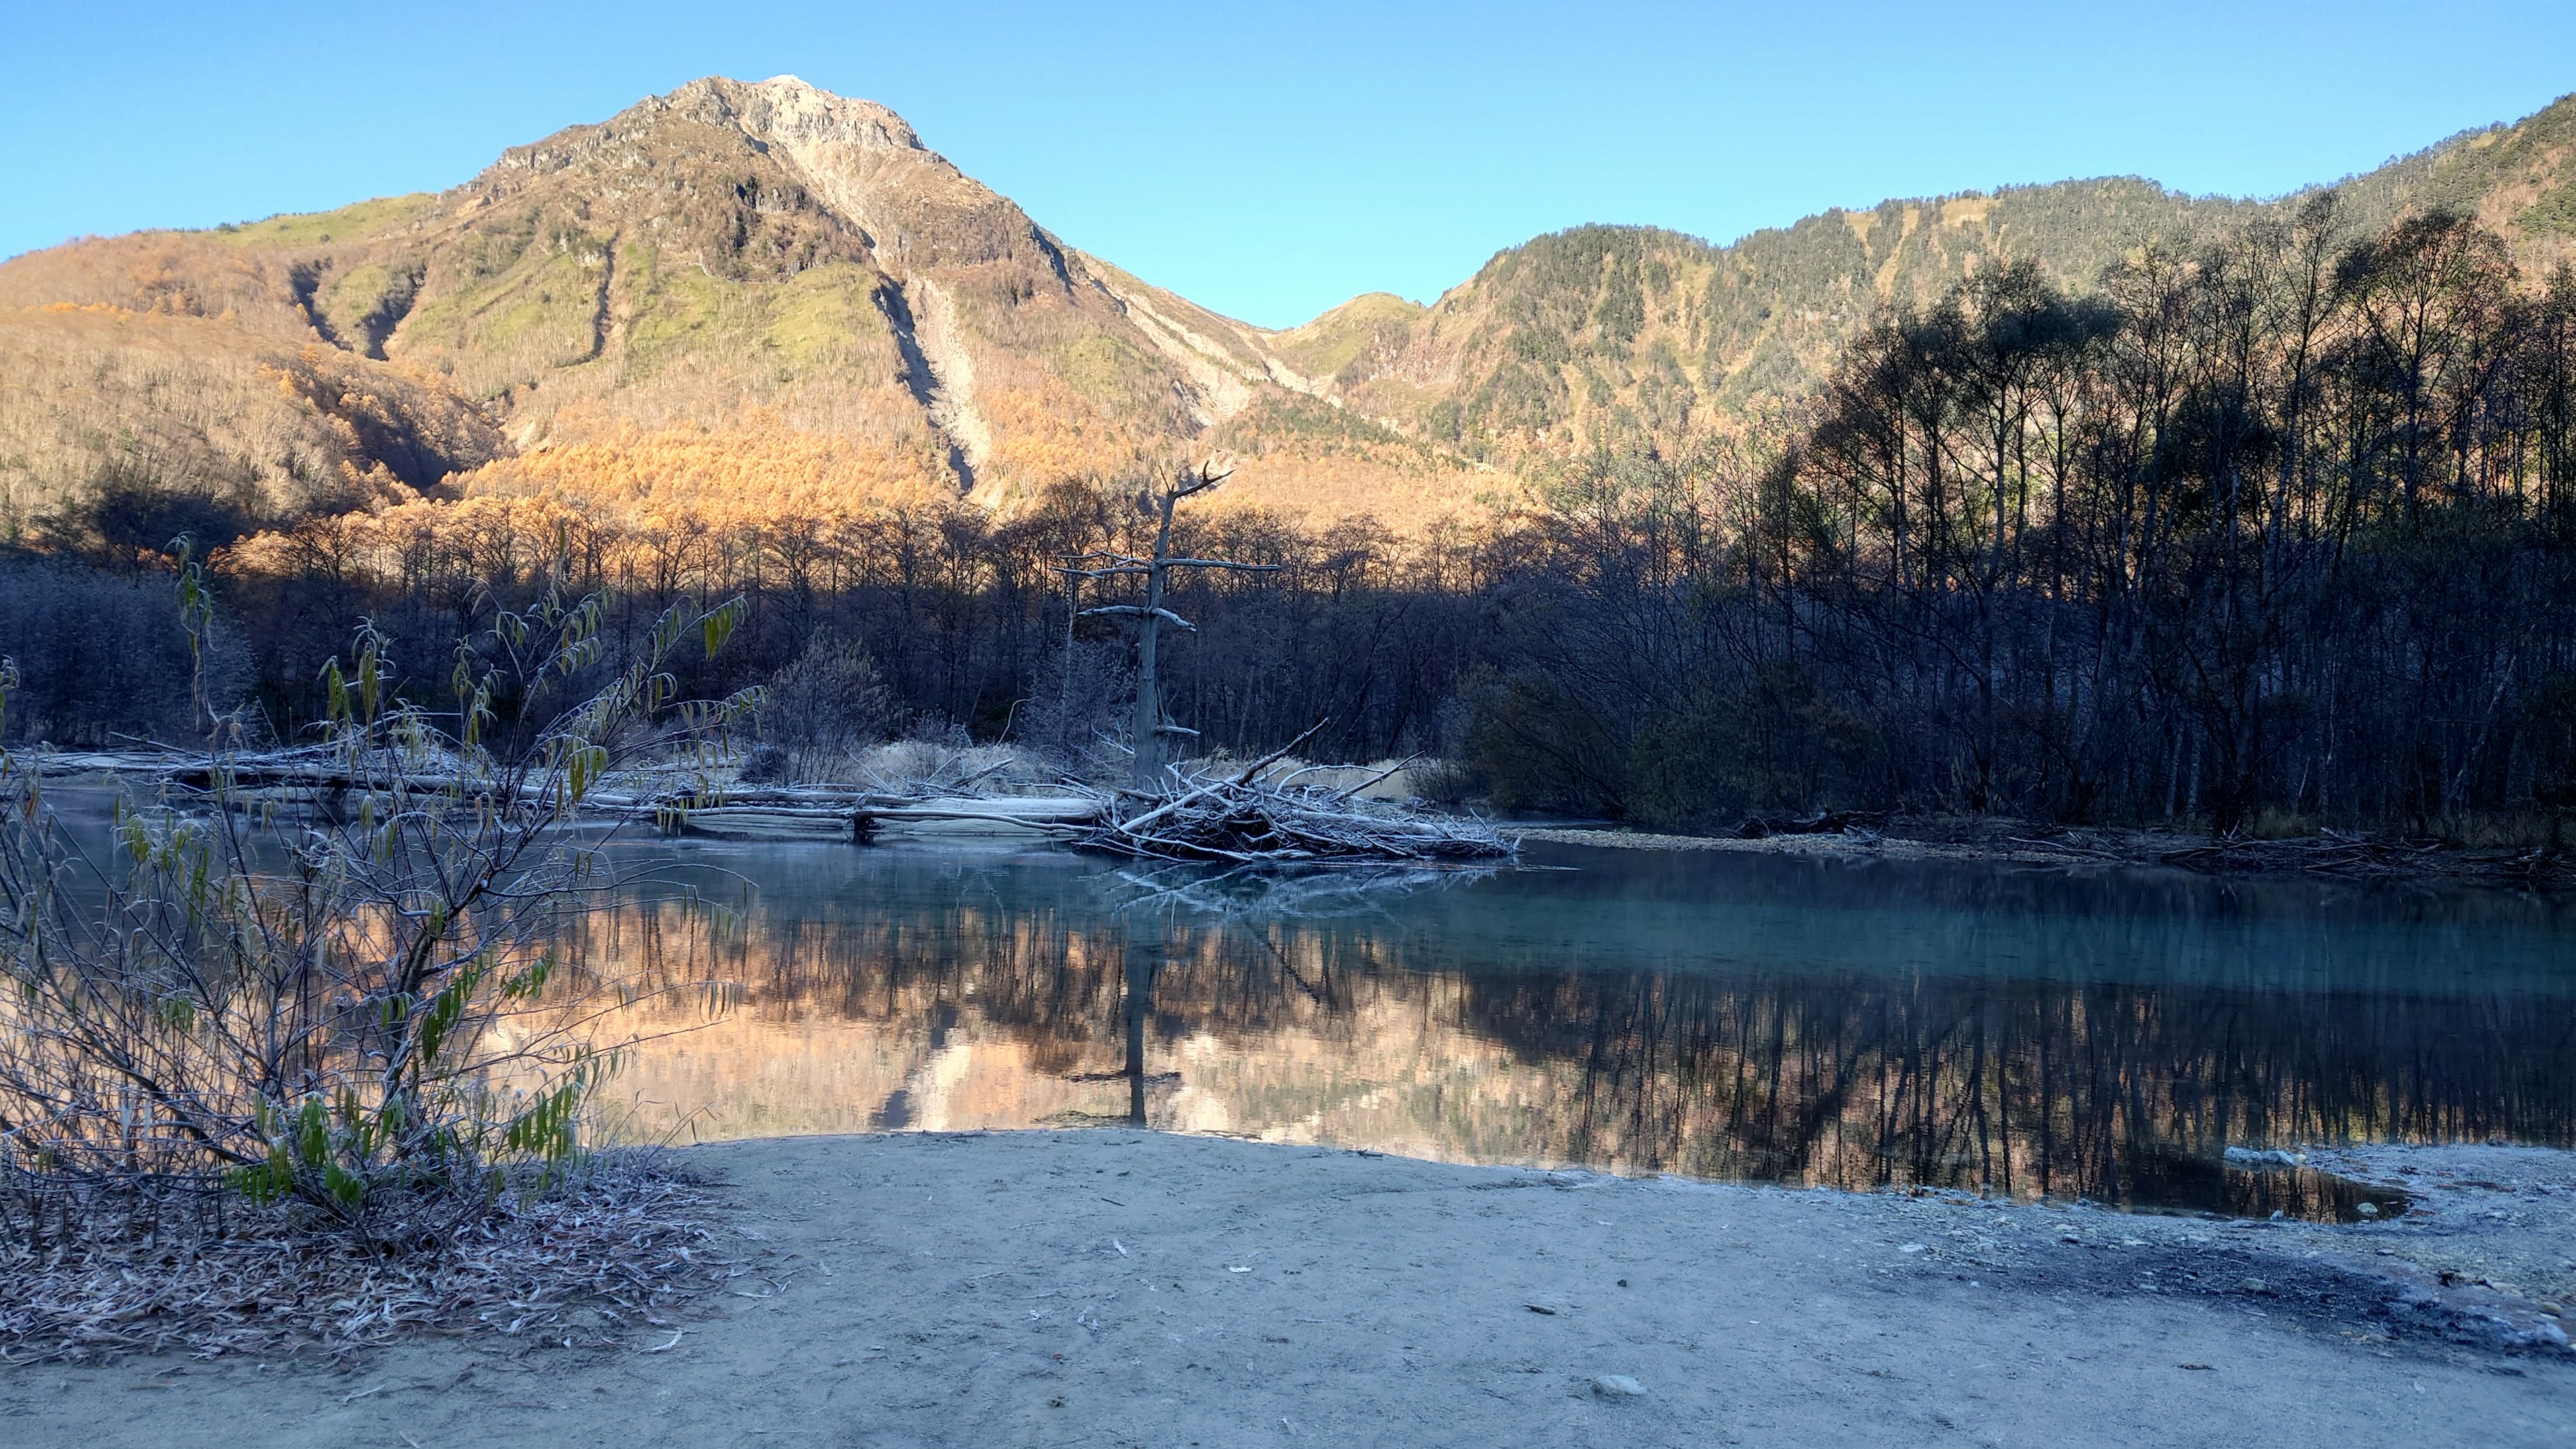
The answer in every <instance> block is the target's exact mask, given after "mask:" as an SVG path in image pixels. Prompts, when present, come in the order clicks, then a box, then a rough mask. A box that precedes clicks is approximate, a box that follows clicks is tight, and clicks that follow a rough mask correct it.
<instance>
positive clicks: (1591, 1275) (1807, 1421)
mask: <svg viewBox="0 0 2576 1449" xmlns="http://www.w3.org/2000/svg"><path fill="white" fill-rule="evenodd" d="M689 1157H690V1159H691V1160H692V1161H693V1162H694V1163H696V1164H697V1165H698V1166H700V1167H701V1168H703V1169H704V1170H705V1171H707V1172H708V1173H710V1174H712V1175H714V1176H715V1177H717V1178H719V1179H720V1180H722V1181H723V1182H724V1183H725V1184H726V1187H725V1188H724V1195H725V1197H726V1199H727V1202H728V1205H729V1208H730V1211H731V1213H732V1218H731V1221H732V1223H733V1224H734V1228H735V1231H736V1232H737V1234H738V1243H739V1256H740V1260H741V1264H740V1266H741V1269H742V1276H741V1277H739V1278H738V1279H736V1280H735V1287H734V1288H733V1290H732V1291H731V1292H729V1293H727V1294H723V1295H719V1296H717V1297H714V1298H711V1299H707V1300H702V1301H701V1302H700V1303H698V1304H697V1305H695V1306H694V1308H693V1309H692V1311H689V1312H686V1313H681V1314H677V1315H674V1316H673V1318H672V1321H671V1323H670V1324H669V1326H667V1327H651V1326H646V1325H625V1326H621V1325H617V1324H613V1323H607V1322H604V1321H601V1320H599V1319H598V1318H597V1317H596V1316H595V1315H589V1314H584V1313H580V1312H576V1313H574V1314H572V1315H570V1316H569V1317H568V1318H567V1319H565V1320H562V1321H557V1322H554V1323H551V1324H548V1325H545V1326H544V1327H543V1328H542V1329H540V1328H539V1327H537V1326H531V1327H530V1328H528V1329H527V1330H526V1331H524V1332H522V1333H521V1334H520V1335H518V1336H516V1337H504V1336H501V1335H499V1334H497V1333H491V1332H475V1333H470V1334H468V1335H466V1336H461V1337H455V1338H431V1339H423V1340H419V1341H415V1342H411V1343H408V1344H404V1345H401V1346H398V1347H395V1348H391V1349H387V1350H383V1351H380V1352H375V1353H371V1354H367V1355H363V1356H360V1357H357V1358H353V1359H351V1360H350V1361H348V1362H346V1363H341V1364H333V1363H331V1362H329V1361H327V1360H324V1361H285V1362H269V1363H248V1362H225V1361H220V1360H218V1361H211V1362H209V1361H193V1360H187V1359H181V1358H175V1357H172V1358H158V1359H155V1358H144V1359H129V1360H125V1361H120V1362H114V1363H108V1364H101V1365H88V1366H73V1367H64V1366H58V1365H57V1366H41V1367H34V1368H18V1369H0V1442H6V1443H7V1444H9V1445H12V1446H27V1449H36V1446H48V1449H50V1446H56V1445H62V1446H72V1445H82V1446H98V1449H113V1446H129V1445H131V1446H146V1445H149V1446H227V1449H229V1446H249V1445H262V1446H267V1445H275V1446H302V1445H317V1446H318V1445H334V1446H386V1449H402V1446H413V1449H466V1446H486V1445H520V1444H541V1445H547V1446H572V1445H614V1446H619V1449H639V1446H661V1445H670V1446H681V1445H688V1446H732V1445H746V1446H747V1445H796V1444H822V1445H853V1446H857V1445H866V1446H895V1445H927V1444H956V1445H988V1444H1029V1445H1101V1446H1126V1445H1138V1446H1143V1445H1151V1446H1176V1449H1177V1446H1187V1445H1203V1446H1216V1445H1242V1444H1304V1443H1315V1444H1385V1445H1462V1446H1463V1445H1475V1446H1489V1445H1508V1444H1532V1445H1538V1444H1546V1445H1595V1444H1597V1445H1618V1446H1638V1445H1665V1444H1673V1445H1681V1444H1689V1445H1707V1444H1732V1443H1747V1444H1766V1445H1807V1444H1836V1445H1843V1444H1858V1443H1863V1442H1868V1443H1903V1444H1917V1443H1920V1444H1946V1443H1959V1444H1978V1445H2033V1446H2037V1445H2057V1444H2062V1443H2070V1442H2071V1443H2085V1444H2121V1445H2126V1444H2142V1445H2143V1444H2155V1445H2168V1444H2170V1445H2202V1444H2206V1445H2238V1444H2249V1443H2261V1444H2265V1445H2267V1446H2274V1449H2295V1446H2306V1445H2320V1446H2323V1445H2332V1446H2337V1449H2346V1446H2350V1445H2353V1444H2358V1443H2378V1444H2389V1443H2394V1444H2407V1445H2449V1444H2458V1445H2479V1446H2502V1445H2520V1444H2554V1445H2563V1444H2566V1443H2568V1442H2570V1439H2571V1436H2576V1355H2570V1354H2569V1353H2567V1352H2565V1351H2564V1350H2563V1349H2562V1348H2560V1347H2559V1346H2558V1344H2560V1343H2562V1342H2563V1340H2564V1335H2563V1333H2561V1332H2560V1330H2559V1329H2558V1327H2557V1324H2558V1322H2559V1320H2558V1319H2557V1318H2555V1317H2553V1316H2551V1315H2550V1314H2548V1313H2546V1312H2544V1311H2543V1309H2544V1308H2545V1307H2547V1306H2550V1305H2548V1304H2547V1302H2546V1300H2547V1299H2548V1298H2550V1297H2551V1296H2553V1295H2557V1294H2563V1293H2566V1292H2568V1291H2570V1290H2571V1289H2576V1165H2571V1159H2570V1158H2569V1157H2568V1156H2567V1155H2565V1154H2558V1153H2547V1152H2536V1151H2523V1150H2512V1149H2484V1148H2455V1149H2433V1150H2415V1151H2405V1150H2374V1151H2371V1152H2367V1153H2361V1154H2347V1155H2343V1156H2341V1157H2340V1158H2339V1159H2338V1160H2339V1162H2340V1163H2341V1165H2343V1166H2345V1167H2348V1168H2352V1169H2354V1170H2357V1171H2362V1172H2366V1173H2369V1174H2371V1175H2373V1176H2377V1177H2381V1178H2384V1179H2386V1180H2390V1181H2402V1182H2404V1183H2405V1184H2406V1185H2407V1187H2408V1188H2409V1190H2410V1191H2411V1192H2412V1193H2413V1194H2414V1196H2415V1201H2416V1202H2417V1203H2418V1205H2419V1210H2418V1211H2416V1212H2413V1213H2410V1214H2408V1215H2406V1217H2405V1219H2404V1220H2403V1221H2398V1222H2391V1223H2386V1224H2372V1225H2365V1226H2360V1227H2343V1228H2337V1227H2316V1226H2309V1225H2303V1224H2294V1223H2274V1224H2236V1223H2226V1222H2218V1221H2211V1220H2204V1219H2196V1218H2156V1217H2145V1216H2126V1215H2121V1214H2116V1213H2109V1212H2101V1211H2095V1210H2090V1209H2081V1208H2075V1209H2069V1208H2060V1207H2048V1206H2037V1207H2031V1206H2024V1207H2008V1206H1998V1205H1993V1204H1986V1203H1979V1202H1977V1201H1975V1200H1973V1199H1964V1198H1956V1197H1940V1196H1932V1197H1923V1198H1912V1197H1904V1196H1898V1195H1893V1194H1886V1195H1876V1196H1853V1195H1847V1194H1839V1193H1832V1192H1795V1191H1787V1190H1782V1189H1773V1188H1759V1187H1720V1186H1709V1185H1705V1184H1693V1183H1679V1182H1671V1181H1621V1180H1616V1179H1610V1178H1603V1177H1597V1176H1591V1175H1579V1174H1555V1175H1551V1174H1546V1173H1539V1172H1528V1171H1518V1170H1510V1169H1493V1168H1467V1167H1452V1166H1443V1165H1437V1164H1430V1163H1421V1162H1412V1161H1404V1160H1398V1159H1391V1158H1383V1157H1369V1156H1363V1155H1360V1154H1355V1153H1347V1152H1336V1151H1325V1150H1319V1149H1315V1148H1301V1147H1283V1146H1272V1145H1266V1144H1256V1143H1246V1142H1238V1141H1230V1140H1220V1139H1209V1138H1184V1137H1171V1136H1162V1135H1157V1134H1151V1133H1144V1132H1135V1131H1093V1132H1033V1133H1011V1134H994V1135H968V1136H897V1137H863V1138H847V1137H844V1138H805V1139H790V1140H782V1141H769V1142H758V1143H742V1144H732V1145H725V1146H719V1147H709V1148H702V1149H696V1150H694V1151H693V1152H692V1153H690V1154H689ZM2480 1279H2484V1280H2486V1282H2485V1283H2480V1282H2479V1281H2477V1280H2480ZM2566 1311H2570V1312H2576V1309H2571V1310H2566ZM540 1335H542V1336H540ZM567 1344H569V1346H567Z"/></svg>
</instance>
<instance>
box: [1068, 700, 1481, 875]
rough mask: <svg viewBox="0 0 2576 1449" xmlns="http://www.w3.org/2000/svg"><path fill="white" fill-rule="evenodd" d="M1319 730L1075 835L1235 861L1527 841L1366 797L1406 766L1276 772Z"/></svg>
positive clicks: (1115, 846) (1454, 853)
mask: <svg viewBox="0 0 2576 1449" xmlns="http://www.w3.org/2000/svg"><path fill="white" fill-rule="evenodd" d="M1317 728H1318V729H1320V728H1321V726H1320V725H1319V726H1317ZM1314 733H1315V731H1314V730H1309V731H1307V732H1306V733H1305V734H1303V735H1300V736H1298V737H1297V738H1296V739H1295V740H1293V741H1291V742H1290V743H1289V744H1288V745H1287V746H1286V747H1285V748H1283V749H1281V750H1279V751H1277V752H1275V753H1273V754H1270V755H1266V756H1264V757H1262V758H1261V759H1258V760H1255V761H1253V762H1252V764H1250V765H1249V766H1247V767H1245V768H1243V769H1241V770H1239V771H1232V772H1222V773H1207V772H1203V771H1183V770H1178V769H1175V770H1172V771H1170V772H1168V773H1169V774H1170V775H1171V777H1172V780H1173V784H1172V787H1171V788H1170V789H1169V790H1167V791H1166V792H1164V793H1163V794H1161V795H1159V796H1156V795H1149V794H1140V793H1138V792H1135V791H1121V792H1119V793H1118V794H1117V795H1115V796H1112V797H1110V798H1108V799H1107V800H1105V801H1104V802H1103V805H1104V808H1103V810H1102V812H1101V814H1100V817H1099V818H1098V819H1097V820H1096V821H1095V822H1093V823H1091V824H1089V825H1087V826H1083V827H1079V828H1077V829H1075V830H1074V831H1073V832H1072V839H1073V841H1074V843H1075V844H1076V845H1077V846H1079V847H1081V848H1083V849H1086V850H1097V851H1104V852H1107V853H1109V854H1112V855H1124V856H1129V857H1133V858H1136V859H1141V860H1169V861H1189V860H1197V861H1222V862H1226V863H1230V864H1235V865H1252V864H1268V863H1277V864H1346V863H1362V862H1425V863H1430V862H1452V861H1478V860H1495V859H1500V858H1503V857H1506V856H1510V855H1512V854H1514V853H1516V852H1517V851H1518V850H1519V848H1520V847H1519V842H1518V841H1516V840H1514V839H1512V838H1511V837H1509V836H1506V835H1504V834H1503V833H1502V832H1501V831H1499V830H1496V829H1495V828H1494V827H1493V826H1491V825H1488V824H1486V823H1485V822H1484V821H1481V820H1474V819H1460V818H1457V817H1453V816H1445V815H1429V814H1424V813H1422V812H1420V811H1416V810H1411V809H1406V808H1404V807H1401V806H1397V805H1392V804H1388V803H1384V802H1380V801H1372V800H1364V799H1361V798H1360V793H1361V792H1362V791H1364V790H1366V789H1367V788H1368V787H1369V786H1371V785H1374V784H1377V783H1378V782H1379V781H1382V780H1384V779H1386V778H1387V777H1388V776H1391V775H1393V774H1394V773H1395V772H1396V771H1397V770H1401V769H1403V768H1404V765H1403V764H1397V765H1395V766H1393V767H1392V768H1390V769H1387V770H1384V771H1382V772H1380V773H1379V774H1377V775H1375V776H1372V777H1371V778H1369V779H1367V780H1363V781H1361V782H1360V783H1359V784H1357V785H1353V786H1349V787H1347V788H1344V789H1339V790H1335V789H1330V788H1326V787H1321V786H1314V785H1306V784H1301V783H1300V781H1301V779H1302V778H1303V777H1305V776H1307V775H1310V774H1314V773H1317V770H1316V768H1315V767H1308V768H1306V769H1300V770H1292V771H1290V772H1289V773H1288V774H1286V775H1283V776H1281V777H1279V778H1278V779H1275V780H1274V779H1271V778H1269V777H1268V774H1267V772H1268V771H1269V770H1270V768H1271V767H1272V766H1274V765H1276V764H1278V763H1279V762H1280V761H1281V760H1284V759H1286V758H1287V757H1288V756H1290V755H1291V754H1293V753H1295V751H1296V750H1297V748H1298V747H1299V746H1300V745H1303V744H1304V743H1306V741H1307V740H1308V739H1311V738H1313V736H1314ZM1407 763H1409V762H1407Z"/></svg>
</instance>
